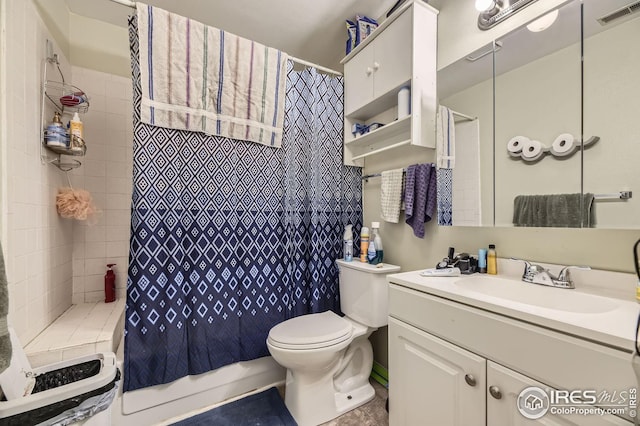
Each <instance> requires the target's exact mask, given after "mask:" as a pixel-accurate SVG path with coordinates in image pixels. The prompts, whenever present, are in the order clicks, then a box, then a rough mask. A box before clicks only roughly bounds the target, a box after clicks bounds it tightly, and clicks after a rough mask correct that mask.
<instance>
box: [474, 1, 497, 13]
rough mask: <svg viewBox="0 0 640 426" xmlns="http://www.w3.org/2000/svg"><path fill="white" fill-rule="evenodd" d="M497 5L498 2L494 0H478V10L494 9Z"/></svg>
mask: <svg viewBox="0 0 640 426" xmlns="http://www.w3.org/2000/svg"><path fill="white" fill-rule="evenodd" d="M495 5H496V3H495V1H494V0H476V10H477V11H478V12H484V11H485V10H490V9H493V7H494V6H495Z"/></svg>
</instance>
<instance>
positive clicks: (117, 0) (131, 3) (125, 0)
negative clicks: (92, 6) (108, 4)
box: [110, 0, 136, 9]
mask: <svg viewBox="0 0 640 426" xmlns="http://www.w3.org/2000/svg"><path fill="white" fill-rule="evenodd" d="M110 1H112V2H114V3H118V4H121V5H123V6H127V7H132V8H134V9H135V7H136V2H135V1H131V0H110Z"/></svg>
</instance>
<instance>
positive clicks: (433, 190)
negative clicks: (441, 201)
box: [404, 163, 438, 238]
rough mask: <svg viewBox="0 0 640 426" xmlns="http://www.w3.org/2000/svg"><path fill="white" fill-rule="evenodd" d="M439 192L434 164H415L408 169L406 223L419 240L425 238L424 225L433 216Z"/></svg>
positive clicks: (405, 197) (405, 205)
mask: <svg viewBox="0 0 640 426" xmlns="http://www.w3.org/2000/svg"><path fill="white" fill-rule="evenodd" d="M437 192H438V191H437V185H436V170H435V165H434V164H430V163H425V164H414V165H411V166H409V167H407V175H406V186H405V192H404V200H405V201H404V207H405V217H406V219H405V222H406V223H407V224H408V225H409V226H411V227H412V228H413V235H415V236H416V237H418V238H424V224H425V222H429V221H430V220H431V217H432V216H433V211H434V210H435V206H436V202H437Z"/></svg>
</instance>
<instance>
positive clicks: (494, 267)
mask: <svg viewBox="0 0 640 426" xmlns="http://www.w3.org/2000/svg"><path fill="white" fill-rule="evenodd" d="M487 274H489V275H497V274H498V254H497V253H496V245H495V244H489V251H487Z"/></svg>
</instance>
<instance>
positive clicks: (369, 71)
mask: <svg viewBox="0 0 640 426" xmlns="http://www.w3.org/2000/svg"><path fill="white" fill-rule="evenodd" d="M366 72H367V75H371V73H372V72H373V68H371V67H367V71H366Z"/></svg>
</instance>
